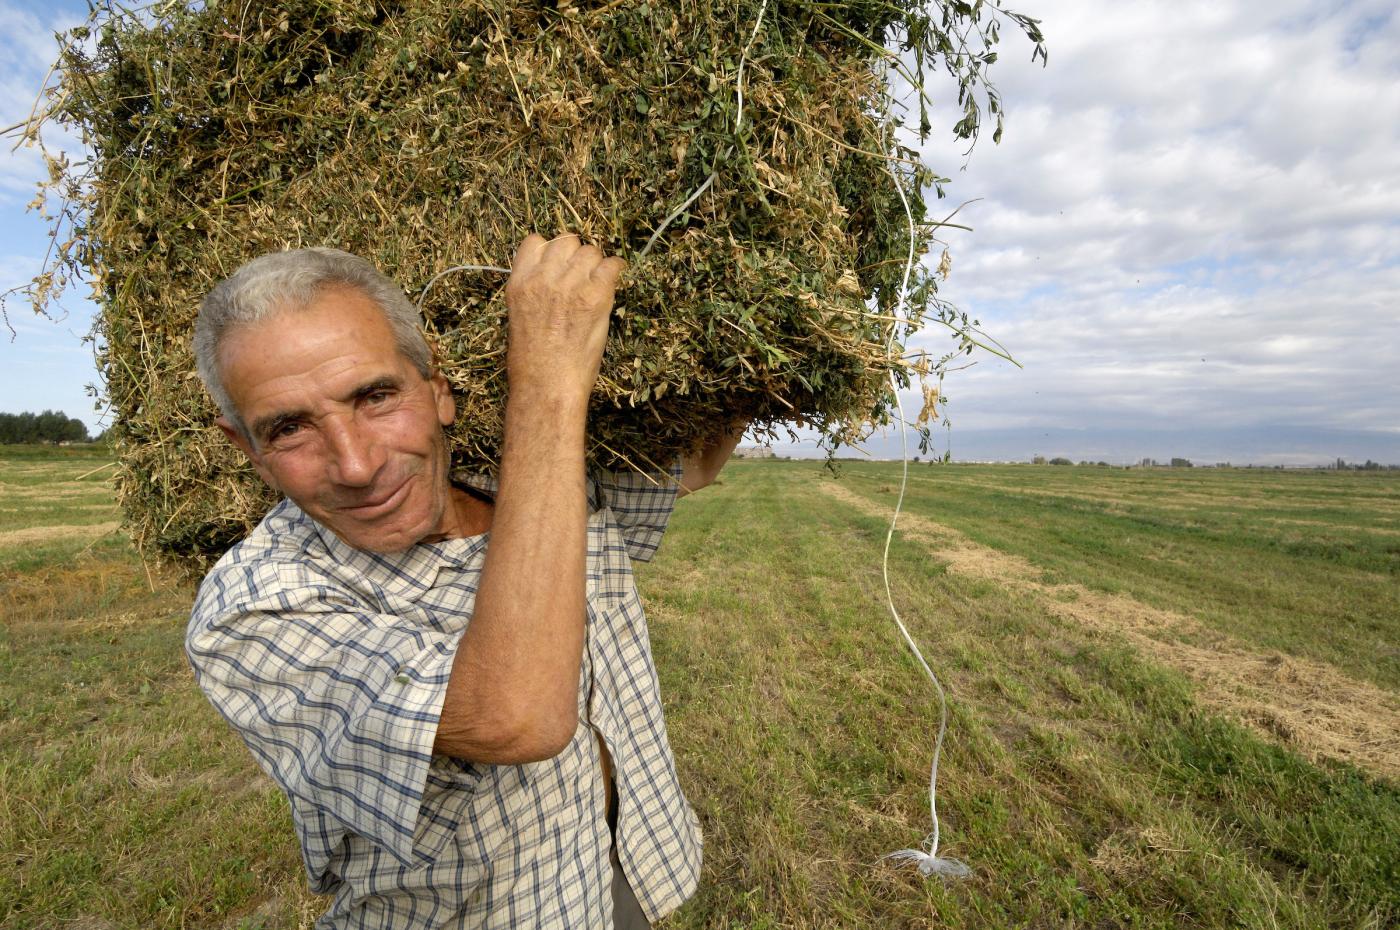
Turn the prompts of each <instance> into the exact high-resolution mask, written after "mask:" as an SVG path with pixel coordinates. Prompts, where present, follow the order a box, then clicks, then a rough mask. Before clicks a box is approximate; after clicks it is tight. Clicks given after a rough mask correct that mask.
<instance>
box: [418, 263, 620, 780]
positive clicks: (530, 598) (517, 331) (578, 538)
mask: <svg viewBox="0 0 1400 930" xmlns="http://www.w3.org/2000/svg"><path fill="white" fill-rule="evenodd" d="M623 267H624V263H623V261H622V260H621V259H618V258H604V257H603V254H602V252H600V251H599V250H598V249H597V248H595V247H593V246H588V245H583V244H581V243H580V241H579V239H578V237H577V236H572V235H569V236H561V237H559V238H557V239H554V240H551V241H549V242H546V241H545V240H544V239H543V238H541V237H540V236H538V235H531V236H529V237H528V238H527V239H526V240H525V241H524V242H523V243H522V244H521V246H520V248H519V250H518V252H517V253H516V256H515V262H514V265H513V268H512V272H511V277H510V281H509V283H508V284H507V285H506V304H507V307H508V309H509V321H508V322H509V347H508V353H507V362H506V368H507V377H508V379H509V395H508V399H507V402H506V420H505V443H504V448H503V451H502V454H501V463H500V485H499V489H498V492H497V496H496V506H495V514H494V517H493V523H492V528H491V540H490V543H489V545H488V547H487V551H486V563H485V567H484V569H483V571H482V576H481V586H480V588H479V590H478V592H477V595H476V607H475V611H474V613H473V615H472V621H471V623H470V624H469V625H468V627H467V631H466V633H464V634H463V636H462V640H461V643H460V645H459V646H458V649H457V654H456V657H455V659H454V661H453V666H452V675H451V678H450V680H449V683H448V687H447V694H446V697H445V699H444V702H443V709H442V716H441V720H440V722H439V724H438V732H437V739H436V742H435V743H434V747H433V748H434V751H436V752H439V753H443V754H446V755H451V756H456V757H458V758H463V759H468V760H471V761H476V762H486V763H519V762H529V761H536V760H539V759H547V758H550V757H552V756H554V755H557V754H558V753H559V752H560V751H562V749H563V748H564V747H565V746H566V745H568V742H569V740H570V739H571V738H572V736H573V734H574V731H575V730H576V728H577V726H578V717H577V700H578V681H579V671H580V664H581V661H582V654H583V642H584V623H585V617H586V611H587V606H586V603H585V571H586V558H587V550H586V547H587V527H588V502H587V497H586V494H585V488H584V482H585V475H584V426H585V421H586V417H587V410H588V398H589V396H590V394H591V393H592V390H593V383H594V381H595V380H596V379H597V377H598V370H599V366H600V365H601V362H602V357H603V346H604V343H605V342H606V340H607V331H608V318H609V315H610V313H611V311H612V304H613V296H614V291H615V288H616V285H617V279H618V275H619V274H621V272H622V269H623Z"/></svg>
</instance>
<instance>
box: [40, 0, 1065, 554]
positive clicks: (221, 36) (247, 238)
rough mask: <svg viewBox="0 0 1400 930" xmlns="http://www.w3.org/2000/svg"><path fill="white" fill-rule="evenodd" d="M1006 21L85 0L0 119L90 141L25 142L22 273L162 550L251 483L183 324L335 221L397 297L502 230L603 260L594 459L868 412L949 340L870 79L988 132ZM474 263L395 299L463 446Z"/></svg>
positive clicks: (209, 522)
mask: <svg viewBox="0 0 1400 930" xmlns="http://www.w3.org/2000/svg"><path fill="white" fill-rule="evenodd" d="M1007 23H1010V24H1012V26H1013V28H1018V29H1019V30H1020V31H1022V32H1024V33H1026V34H1027V35H1028V36H1029V37H1030V38H1031V39H1032V41H1033V42H1034V43H1035V46H1034V47H1035V54H1040V55H1043V49H1042V47H1041V45H1040V33H1039V29H1038V26H1037V25H1036V23H1035V22H1034V21H1033V20H1030V19H1028V18H1026V17H1023V16H1020V15H1019V14H1015V13H1011V12H1009V11H1004V10H1002V9H1000V7H999V6H998V5H997V4H995V3H989V4H984V3H981V2H978V3H976V4H967V3H961V2H951V0H947V2H937V3H934V4H932V5H930V6H928V7H924V6H922V5H919V4H915V3H913V2H909V0H881V2H872V0H862V2H852V3H815V2H802V0H798V2H779V0H765V2H764V3H759V2H753V0H739V2H731V3H719V2H715V0H695V2H688V3H684V4H662V3H654V2H650V0H612V2H607V3H571V2H567V0H560V2H551V3H523V4H507V3H504V2H493V0H487V2H482V0H468V2H447V0H418V2H408V3H377V2H365V0H358V2H347V3H336V4H326V3H321V2H314V0H292V2H287V3H275V4H274V3H265V2H252V3H239V4H229V3H219V2H208V3H203V4H196V5H189V4H184V3H178V2H177V3H169V4H161V5H158V6H155V7H151V8H147V9H146V10H144V11H143V12H141V13H139V14H131V13H127V12H124V11H122V10H121V9H120V8H118V7H116V6H115V5H108V4H98V5H97V11H96V13H95V15H94V19H93V21H92V22H91V23H90V24H89V25H88V26H85V27H82V28H81V29H78V30H75V31H74V32H73V33H71V34H70V35H69V36H68V40H67V42H66V43H65V45H64V48H63V53H62V58H61V60H60V63H59V65H60V66H59V71H58V73H59V80H58V83H57V84H56V85H55V87H54V88H53V90H52V92H51V95H50V96H49V98H48V101H47V106H46V107H44V108H42V110H41V112H40V113H39V114H38V115H37V116H36V117H35V119H33V120H31V122H30V123H29V124H28V126H27V128H26V129H25V131H26V132H27V133H29V134H30V136H31V137H32V138H35V139H37V134H38V127H39V126H40V125H41V124H42V123H43V122H44V121H45V120H49V121H55V122H57V123H60V124H63V125H66V126H68V127H71V128H75V129H76V130H78V131H80V132H81V133H82V135H83V137H84V138H85V140H86V142H87V143H88V145H89V147H90V152H91V155H90V158H89V159H88V160H87V161H86V162H84V163H80V164H68V163H67V162H64V161H62V160H53V161H52V163H51V169H52V179H51V182H50V185H49V191H50V194H52V195H55V196H56V198H57V199H58V200H59V201H61V202H62V204H63V206H62V209H61V210H57V211H54V216H53V219H54V224H55V244H56V246H57V248H56V251H55V253H54V254H55V260H54V262H53V264H52V266H51V267H50V268H49V269H48V271H46V273H45V274H44V275H42V276H40V278H39V279H36V281H35V283H34V286H33V288H32V289H31V295H30V296H31V297H32V298H33V300H34V302H35V304H36V306H39V307H43V306H45V305H46V303H47V301H49V300H51V299H52V297H53V296H54V295H55V293H57V292H58V291H59V290H61V289H62V287H63V286H64V285H65V284H67V283H69V282H70V281H71V280H72V279H73V278H74V277H75V276H85V277H86V278H87V279H88V280H89V281H90V283H91V284H92V286H93V289H94V292H95V295H96V298H97V300H98V302H99V303H100V305H101V307H102V313H101V317H100V319H99V321H98V323H97V329H96V336H97V337H98V345H99V363H100V366H101V369H102V373H103V376H104V378H105V380H106V387H107V393H108V395H109V399H110V401H111V403H112V406H113V408H114V411H115V426H114V434H115V437H116V443H117V446H116V447H117V450H118V453H119V456H120V458H121V460H122V469H121V472H120V475H119V477H118V483H119V488H120V492H121V500H122V504H123V508H124V512H125V516H126V519H127V521H128V523H129V524H130V526H131V527H132V528H133V530H134V535H135V537H136V539H137V541H138V543H140V544H141V545H142V547H143V548H145V549H146V550H148V551H153V552H157V553H162V554H165V555H168V556H173V557H175V558H176V560H177V561H186V562H188V563H191V564H197V563H199V562H200V561H202V560H203V559H206V558H207V557H208V556H209V555H211V554H217V553H218V552H219V551H221V550H222V548H224V547H225V546H226V545H227V544H229V543H230V542H231V541H232V540H234V539H237V538H239V537H240V536H241V535H242V534H243V533H244V532H246V530H247V529H248V528H249V526H250V525H251V524H252V523H253V522H254V521H256V519H257V518H258V517H259V516H260V514H261V513H262V511H263V509H264V508H265V505H266V504H267V500H266V498H265V495H266V491H265V490H264V489H263V488H262V487H261V485H260V484H259V482H258V481H257V479H256V477H255V476H254V475H253V474H252V472H251V471H250V470H249V469H248V468H247V467H246V466H245V465H244V463H242V462H241V461H240V460H239V457H238V456H237V454H236V453H235V452H234V451H233V450H232V449H231V448H229V447H228V446H227V444H226V443H225V442H224V441H223V440H222V439H221V437H220V436H219V434H218V433H217V431H216V430H215V429H214V428H213V427H212V419H213V416H214V410H213V409H212V407H211V405H210V403H209V401H208V400H207V399H206V397H205V396H204V393H203V391H202V389H201V386H200V385H199V383H198V380H197V379H196V378H195V377H194V376H193V362H192V358H191V354H190V330H191V326H192V322H193V318H194V315H195V313H196V311H197V307H198V304H199V301H200V299H201V297H202V296H203V295H204V294H205V293H206V292H207V291H208V290H209V289H210V288H211V287H212V286H213V285H214V284H215V283H216V282H217V281H218V280H220V279H222V278H223V277H224V276H226V275H227V274H228V273H229V272H231V271H232V270H233V269H234V268H235V267H237V266H238V265H240V264H241V263H243V262H244V261H246V260H248V259H250V258H252V257H254V256H256V255H258V254H261V253H263V252H267V251H271V250H279V249H284V248H292V247H300V246H309V245H333V246H337V247H340V248H344V249H347V250H349V251H352V252H355V253H358V254H361V255H364V256H365V257H367V258H369V259H371V260H372V261H374V262H375V263H376V264H377V265H378V266H379V267H380V268H381V269H383V270H384V271H385V272H386V273H388V274H389V275H391V276H392V277H394V278H395V279H396V280H397V281H398V282H399V283H400V284H402V285H403V286H404V288H405V290H406V291H407V292H408V293H409V294H411V295H414V296H416V295H417V294H418V293H419V292H420V291H421V290H422V289H423V288H424V286H425V285H426V284H427V283H428V282H430V281H431V280H432V279H433V278H434V276H435V275H436V274H438V273H439V272H441V271H443V270H445V269H447V268H449V267H452V266H454V265H457V264H462V263H473V264H480V265H496V266H501V265H504V264H506V263H507V262H508V260H509V256H510V255H511V253H512V251H513V249H514V246H515V245H516V243H518V241H519V240H520V239H521V238H523V236H524V235H525V234H526V233H527V232H529V231H531V230H539V231H542V232H545V233H547V234H551V233H556V232H559V231H562V230H573V231H577V232H579V233H580V234H582V235H583V236H584V237H585V238H586V239H589V240H592V241H594V242H596V243H598V244H600V245H601V246H602V247H603V248H604V249H605V250H606V251H608V252H610V253H614V254H618V255H621V256H623V257H625V258H627V259H628V260H629V263H630V270H629V273H628V275H627V277H626V278H625V280H624V285H623V288H622V291H621V292H620V294H619V298H618V305H617V310H616V315H615V319H614V322H613V325H612V330H611V335H610V340H609V344H608V348H607V353H606V356H605V360H604V365H603V371H602V374H601V377H600V378H599V380H598V385H597V388H596V391H595V395H594V398H593V403H592V407H591V410H590V421H591V422H590V435H591V437H592V440H593V448H592V451H591V455H592V457H593V459H594V461H595V462H596V463H598V464H600V465H603V466H608V467H619V466H621V467H637V468H649V467H652V466H653V465H654V464H655V463H664V462H667V461H669V460H670V459H672V458H674V456H676V455H677V454H680V453H683V452H685V451H687V450H689V449H693V448H695V447H697V446H698V445H700V444H702V443H703V442H705V441H706V440H707V439H710V438H712V437H713V436H714V435H716V434H718V433H719V432H721V431H723V430H724V429H725V428H726V427H727V426H728V424H730V423H731V422H733V421H734V420H736V419H738V418H748V419H751V420H753V421H754V422H755V423H756V424H757V425H758V426H759V427H760V428H766V429H769V430H773V429H778V428H781V427H782V426H783V425H784V424H790V423H792V422H796V421H799V420H800V421H801V422H805V423H809V424H811V425H814V426H815V427H816V428H817V429H818V430H819V431H820V432H821V434H822V435H823V436H824V437H825V438H826V440H827V442H828V444H830V445H833V446H834V445H835V444H838V443H839V442H841V441H842V440H848V439H850V438H852V437H853V435H855V434H857V433H858V432H859V430H860V429H861V425H862V424H864V423H868V422H871V421H882V420H885V419H887V416H888V409H889V404H890V403H891V402H892V397H891V395H890V393H889V377H890V374H891V372H893V373H894V375H895V377H896V378H897V379H899V380H900V381H902V382H904V383H908V381H909V379H910V377H911V376H912V375H913V374H914V373H916V372H917V373H919V374H928V373H930V372H931V371H933V370H934V369H936V367H937V363H936V362H933V363H931V362H930V361H929V360H927V359H919V360H911V359H909V358H906V357H905V356H904V352H903V349H902V342H903V340H904V339H905V338H906V337H907V336H908V334H909V333H910V332H912V331H913V330H914V329H915V328H917V327H918V326H920V325H923V324H924V323H925V322H926V321H928V320H932V319H937V320H940V321H942V322H944V323H946V324H947V325H949V326H950V327H951V328H952V329H953V330H954V333H955V335H957V336H958V337H959V341H957V342H956V343H955V344H954V351H961V350H970V349H971V346H972V344H973V340H974V336H973V335H972V334H971V332H970V330H969V327H970V326H972V325H974V324H975V321H968V320H967V318H966V317H965V316H963V315H959V314H956V313H955V312H954V311H953V309H952V308H951V307H948V306H947V305H945V304H943V303H941V302H940V301H939V300H938V298H937V294H936V287H935V282H934V279H933V276H932V274H930V273H920V274H916V275H915V279H914V281H913V282H912V284H911V297H910V300H909V302H908V304H907V306H900V303H899V291H900V284H901V278H902V276H903V273H904V265H905V259H906V256H907V255H908V254H909V252H910V250H911V248H912V250H913V252H914V253H915V254H923V253H926V252H928V251H929V249H930V246H931V244H932V243H933V242H934V233H935V228H936V224H933V223H930V222H929V216H928V211H927V205H926V203H925V199H924V191H925V189H926V188H930V187H935V188H937V190H938V193H939V194H940V195H941V193H942V189H941V182H942V179H941V178H939V177H938V175H937V174H936V173H935V172H933V171H932V170H931V169H930V168H929V167H927V166H925V165H923V164H922V163H921V162H920V161H919V158H918V154H917V153H916V152H914V151H913V150H911V149H909V148H907V147H905V146H901V145H899V144H897V143H896V142H895V139H894V129H895V128H896V126H897V125H899V123H900V117H899V116H898V115H897V114H893V113H892V109H893V104H892V93H893V89H894V87H895V85H896V84H897V83H900V84H902V83H905V82H906V81H907V82H912V84H915V85H918V84H921V83H922V78H923V73H924V71H925V70H926V69H933V68H941V69H943V70H945V71H946V72H947V74H948V75H949V79H950V80H952V81H954V82H956V83H957V84H958V85H959V88H960V90H961V92H962V93H961V95H960V96H961V100H962V103H961V109H960V110H959V111H958V112H957V114H956V117H955V118H956V120H957V122H956V125H955V126H954V131H955V132H956V133H957V134H959V135H961V136H964V137H967V138H972V137H975V136H976V134H977V132H978V129H979V124H980V121H981V119H982V114H983V112H984V111H985V112H986V113H987V114H988V115H989V116H990V117H992V118H994V119H995V120H996V123H997V125H996V128H995V134H997V135H999V134H1000V118H1001V105H1000V100H999V98H998V97H997V95H996V92H995V89H994V88H993V87H992V86H991V85H989V84H988V83H986V80H985V71H986V68H987V67H989V66H990V65H991V64H992V62H993V61H994V60H995V58H996V54H995V52H994V51H993V49H994V48H995V47H996V45H997V42H998V40H999V30H1000V29H1001V28H1002V26H1003V25H1004V24H1007ZM897 73H902V74H903V77H902V78H899V77H893V75H895V74H897ZM741 92H742V101H743V102H742V115H741V112H740V109H741V104H740V96H741ZM918 113H919V128H920V130H921V131H923V132H927V131H928V129H929V126H930V123H929V117H928V114H927V111H926V108H925V107H924V106H923V105H922V102H921V103H920V105H919V107H918ZM702 187H704V188H705V189H704V193H703V194H701V195H700V196H699V197H698V198H697V199H695V200H694V202H693V203H691V204H690V205H689V206H688V207H686V208H685V209H683V210H681V209H679V208H680V207H681V206H682V205H683V204H684V203H685V202H686V200H687V198H688V197H689V196H690V195H691V193H692V192H695V191H697V190H698V189H700V188H702ZM901 193H903V195H904V196H905V197H907V199H908V201H909V205H910V208H911V210H912V213H913V218H914V220H915V225H914V227H913V238H914V241H913V242H912V243H911V242H910V225H909V223H908V221H907V219H906V216H905V212H904V206H903V204H902V203H901ZM673 214H675V219H674V221H673V222H672V223H671V224H670V225H669V226H666V225H665V220H666V219H667V218H668V217H670V216H672V215H673ZM658 233H659V235H658ZM653 239H655V242H654V244H652V245H651V246H650V249H648V243H652V240H653ZM503 284H504V276H503V275H499V274H492V273H467V272H463V273H458V274H454V275H450V276H447V277H444V278H443V279H441V280H440V281H439V282H438V283H437V284H436V285H435V286H433V288H432V289H431V291H430V292H429V293H428V294H427V299H426V303H425V306H424V309H425V314H426V317H427V325H428V329H429V332H430V336H431V338H432V339H433V341H434V342H435V345H436V348H437V350H438V352H439V355H440V358H441V360H442V365H443V368H444V370H445V371H446V373H447V375H448V377H449V379H450V381H451V382H452V385H453V388H454V391H455V393H456V396H457V400H458V405H459V419H458V421H457V423H456V425H455V427H454V428H453V430H452V442H453V449H454V454H455V456H456V458H457V464H459V465H462V466H469V467H475V468H490V467H492V465H493V463H494V462H495V461H496V458H497V455H498V452H499V443H500V441H501V427H502V423H501V419H502V409H503V404H502V399H503V394H504V391H505V378H504V372H503V369H502V366H501V361H502V358H503V355H504V352H505V328H504V317H505V307H504V303H503V300H502V286H503Z"/></svg>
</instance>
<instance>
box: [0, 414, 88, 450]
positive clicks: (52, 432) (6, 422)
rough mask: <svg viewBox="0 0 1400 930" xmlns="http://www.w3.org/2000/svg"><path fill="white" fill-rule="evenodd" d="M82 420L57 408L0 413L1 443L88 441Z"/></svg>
mask: <svg viewBox="0 0 1400 930" xmlns="http://www.w3.org/2000/svg"><path fill="white" fill-rule="evenodd" d="M87 441H88V431H87V427H86V426H85V425H83V421H82V420H78V419H75V418H73V417H70V416H67V415H66V414H63V413H61V412H59V411H57V410H45V411H44V412H43V413H29V412H25V413H0V445H10V444H12V443H17V442H87Z"/></svg>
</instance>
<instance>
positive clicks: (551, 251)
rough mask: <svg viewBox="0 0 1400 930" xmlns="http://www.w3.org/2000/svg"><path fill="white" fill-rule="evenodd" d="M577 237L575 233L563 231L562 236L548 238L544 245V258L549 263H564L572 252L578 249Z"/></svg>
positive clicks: (571, 255)
mask: <svg viewBox="0 0 1400 930" xmlns="http://www.w3.org/2000/svg"><path fill="white" fill-rule="evenodd" d="M579 246H580V243H579V238H578V235H577V234H576V233H564V234H563V235H562V236H555V237H554V238H553V239H551V240H549V242H547V243H546V244H545V247H544V260H545V261H547V262H550V263H554V264H559V265H566V264H568V261H569V259H570V258H572V257H573V255H574V253H575V252H577V251H578V250H579Z"/></svg>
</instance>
